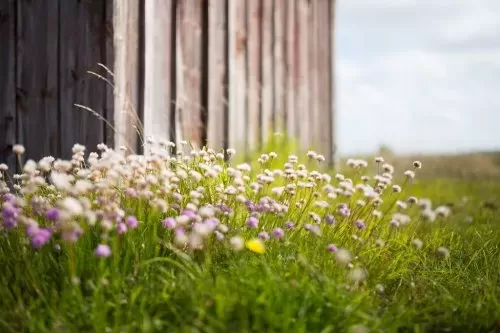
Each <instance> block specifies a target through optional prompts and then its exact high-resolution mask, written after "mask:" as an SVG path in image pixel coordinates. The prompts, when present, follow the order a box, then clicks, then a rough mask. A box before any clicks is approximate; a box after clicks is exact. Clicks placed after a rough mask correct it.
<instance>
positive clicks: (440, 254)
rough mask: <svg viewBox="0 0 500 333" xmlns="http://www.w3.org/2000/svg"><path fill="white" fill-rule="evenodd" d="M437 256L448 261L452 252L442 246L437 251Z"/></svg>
mask: <svg viewBox="0 0 500 333" xmlns="http://www.w3.org/2000/svg"><path fill="white" fill-rule="evenodd" d="M436 254H437V256H438V257H439V258H441V259H446V258H448V257H449V256H450V250H448V249H447V248H445V247H444V246H440V247H438V249H437V250H436Z"/></svg>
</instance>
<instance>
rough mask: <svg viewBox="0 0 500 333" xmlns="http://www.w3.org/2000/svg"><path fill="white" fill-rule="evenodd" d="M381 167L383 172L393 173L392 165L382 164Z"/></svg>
mask: <svg viewBox="0 0 500 333" xmlns="http://www.w3.org/2000/svg"><path fill="white" fill-rule="evenodd" d="M382 169H384V171H385V172H387V173H393V172H394V167H393V166H392V165H390V164H388V163H385V164H382Z"/></svg>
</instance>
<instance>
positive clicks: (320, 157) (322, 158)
mask: <svg viewBox="0 0 500 333" xmlns="http://www.w3.org/2000/svg"><path fill="white" fill-rule="evenodd" d="M316 161H318V162H324V161H326V158H325V156H323V155H321V154H318V155H316Z"/></svg>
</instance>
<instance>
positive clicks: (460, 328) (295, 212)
mask: <svg viewBox="0 0 500 333" xmlns="http://www.w3.org/2000/svg"><path fill="white" fill-rule="evenodd" d="M267 151H269V150H267ZM283 157H285V158H286V154H283V153H279V158H278V159H276V160H275V161H273V162H272V163H273V165H272V166H269V165H267V167H269V168H270V169H274V168H281V167H282V166H283V162H284V161H285V160H284V159H283ZM309 166H310V170H312V169H316V168H320V166H318V165H317V164H316V162H312V163H309ZM181 167H189V168H191V169H196V170H199V171H201V169H200V167H199V162H196V161H191V162H189V163H188V164H186V165H177V166H175V167H172V170H174V171H175V170H178V168H181ZM424 168H425V165H424ZM372 169H374V168H373V167H370V168H369V169H368V170H370V172H369V173H371V174H373V172H371V170H372ZM156 171H157V170H156ZM254 171H255V172H257V171H259V170H258V167H257V166H255V165H254ZM402 171H404V170H398V171H397V172H399V174H401V173H402ZM151 172H153V173H154V172H155V171H154V170H153V171H151ZM350 173H352V172H350V171H348V170H347V171H346V174H350ZM254 174H255V173H254ZM351 176H352V179H353V180H354V181H355V183H357V182H358V181H359V176H360V175H359V174H358V173H357V172H354V173H352V174H351ZM277 182H278V183H279V182H280V181H277ZM281 182H283V181H281ZM229 183H230V177H229V176H228V174H227V169H225V171H223V172H222V173H221V174H220V175H219V176H218V178H216V179H209V178H204V179H203V180H202V181H201V183H200V184H196V183H195V182H194V181H192V180H184V181H181V183H180V186H179V192H180V193H181V194H183V195H184V199H183V201H182V202H181V203H182V205H185V204H187V202H188V194H189V192H190V191H191V190H193V189H195V188H196V187H197V186H198V185H201V186H203V187H204V188H205V197H204V199H202V202H201V204H200V206H202V205H203V204H204V203H213V204H215V203H216V202H217V199H219V198H220V195H219V194H217V192H216V190H215V186H216V185H217V184H225V185H228V184H229ZM399 183H402V181H401V182H399ZM332 184H334V185H335V186H337V185H336V184H338V182H337V181H336V180H335V179H333V180H332ZM247 185H248V184H247ZM124 189H125V187H124V186H123V184H120V185H118V186H116V187H113V193H114V194H116V195H118V196H119V197H121V198H122V200H121V203H120V205H121V206H122V207H123V208H124V210H125V212H126V213H127V215H136V216H137V217H138V219H139V220H140V221H141V222H140V225H139V228H138V229H135V230H129V231H128V232H127V233H126V234H125V235H117V234H116V232H115V231H114V229H113V230H111V231H109V232H105V231H103V228H102V227H101V226H100V224H99V223H98V224H96V225H95V226H91V225H89V224H88V223H87V222H85V221H84V219H83V218H78V219H77V221H78V222H79V223H80V224H81V225H82V227H83V229H84V234H83V236H82V237H81V238H80V239H79V240H78V242H76V243H75V244H71V243H67V242H64V241H61V240H60V238H59V237H58V236H57V235H55V236H54V237H53V239H52V240H51V242H50V243H49V244H47V245H46V246H44V247H42V248H41V249H39V250H35V249H32V248H31V247H30V246H29V243H28V244H27V237H26V235H25V231H24V229H23V228H18V229H15V230H9V231H3V232H2V233H3V237H2V238H1V240H0V332H21V331H23V332H117V333H118V332H323V333H326V332H350V331H352V332H365V329H369V330H370V331H372V332H497V331H498V330H499V329H500V326H499V325H500V324H499V320H500V218H499V217H498V211H495V210H494V209H491V208H488V207H484V205H483V203H484V202H485V201H493V202H495V201H496V200H498V198H499V197H500V182H493V181H488V182H481V181H467V180H425V181H419V180H418V172H417V179H416V180H415V182H414V184H412V185H410V184H407V185H406V186H404V188H403V192H402V193H400V194H392V193H389V192H390V189H389V190H386V191H385V192H384V194H383V195H382V197H383V198H384V201H385V203H384V204H383V205H382V206H381V207H380V208H379V209H380V210H381V211H383V212H387V213H386V214H385V215H384V217H383V218H382V219H380V220H376V219H375V218H374V217H371V215H370V212H371V210H372V208H367V207H368V206H367V207H365V208H354V204H353V203H354V202H355V201H356V200H357V199H360V196H359V194H355V195H354V196H353V197H352V198H350V199H348V198H341V197H339V198H337V199H335V200H334V201H333V203H331V207H333V208H334V207H335V205H336V203H339V202H350V203H352V215H351V217H349V218H347V219H344V220H341V219H340V218H339V221H338V223H337V225H336V226H334V227H333V226H328V225H325V223H324V222H322V226H321V231H322V234H321V236H318V235H315V234H314V233H311V232H308V231H307V230H304V228H303V226H304V224H305V223H311V218H310V217H309V213H310V212H312V211H314V212H316V213H318V214H320V215H321V216H323V215H325V213H326V212H325V210H324V209H320V208H317V207H314V206H313V205H312V202H313V201H314V200H321V199H322V197H320V198H318V199H315V198H314V197H313V194H314V192H316V191H320V192H321V187H319V186H318V188H317V189H316V190H308V189H300V190H298V191H297V193H296V195H295V196H292V197H289V198H288V199H287V203H288V204H289V207H290V209H289V210H288V212H287V213H285V214H277V213H265V214H263V215H262V216H261V217H260V225H259V227H260V228H262V229H265V230H266V231H269V232H271V230H272V229H273V228H275V227H283V225H284V223H285V221H288V220H291V221H294V222H295V223H296V224H297V228H296V229H294V230H290V231H289V230H286V236H285V240H284V241H278V240H269V241H267V242H265V246H266V252H265V253H264V254H258V253H254V252H252V251H249V250H243V251H234V250H232V249H231V247H230V246H229V244H228V242H227V239H228V238H230V237H231V236H234V235H241V236H242V237H244V238H245V239H249V238H252V237H256V236H257V231H256V230H249V229H248V228H246V227H245V221H246V219H247V218H248V211H247V210H246V207H245V206H244V205H243V204H241V203H238V202H237V201H236V200H234V199H228V200H227V201H226V202H227V204H228V205H229V206H231V207H232V208H233V209H234V215H233V216H230V217H226V216H223V215H219V218H220V220H221V222H222V223H225V224H227V225H228V226H230V231H229V232H228V234H227V235H226V240H225V241H223V242H219V241H217V240H216V239H215V238H214V237H210V238H208V239H207V240H206V242H205V245H204V249H203V250H202V251H192V250H189V249H182V250H180V249H178V248H176V247H175V245H173V243H174V242H173V239H174V236H173V232H171V231H169V230H166V229H164V228H163V227H162V225H161V222H160V221H161V220H162V219H163V218H164V217H165V216H175V215H176V213H175V211H174V210H173V209H172V208H170V209H169V210H168V211H167V212H165V213H163V212H160V211H157V210H154V209H153V208H151V207H150V205H149V203H150V202H151V201H150V200H146V199H142V200H137V199H131V198H127V197H124V196H123V192H124ZM38 191H39V192H37V193H38V194H40V195H42V196H44V197H47V198H48V201H49V202H50V203H51V204H54V203H55V201H54V200H56V199H55V198H53V197H52V196H51V195H50V193H51V191H52V190H50V189H47V188H46V187H43V186H42V187H40V189H38ZM266 191H267V192H268V193H270V187H268V188H266ZM410 194H411V195H415V196H417V197H419V198H422V197H427V198H430V199H432V201H433V203H434V205H435V206H438V205H442V204H448V205H451V204H453V207H452V214H451V215H450V216H449V217H447V218H438V219H437V220H436V221H435V222H433V223H426V222H424V221H422V219H421V218H420V217H419V208H418V207H412V208H409V209H408V211H407V214H408V215H410V216H412V222H410V223H409V224H408V225H406V226H404V227H401V228H399V229H391V228H390V226H389V220H390V215H391V214H390V212H393V211H394V210H395V208H394V205H393V203H394V201H395V200H396V198H398V197H400V198H402V199H405V198H407V197H408V196H409V195H410ZM259 195H262V194H259ZM322 195H323V194H322ZM31 196H32V194H31V195H28V196H27V198H26V199H29V198H31ZM87 196H89V197H91V198H92V199H95V198H96V197H97V195H96V194H95V193H94V192H89V193H88V194H87ZM246 196H247V197H249V198H255V195H254V194H252V193H251V191H249V190H247V192H246ZM464 196H467V197H468V198H469V200H468V201H467V202H465V201H464V200H463V197H464ZM164 198H165V199H166V201H167V202H168V203H169V205H170V207H172V204H173V202H174V200H173V199H172V197H171V195H170V194H165V196H164ZM302 199H303V200H304V201H305V204H304V205H303V206H302V207H301V208H298V207H296V205H295V204H296V203H297V202H299V201H300V200H302ZM115 200H116V199H115ZM282 201H283V200H282ZM333 208H332V209H333ZM93 209H97V208H93ZM332 209H328V210H329V211H332ZM23 214H24V215H26V216H30V217H34V218H35V219H37V221H39V223H40V224H41V225H46V224H47V223H48V222H47V221H46V220H45V219H43V218H41V217H35V215H34V212H33V211H32V209H31V208H30V207H29V205H27V206H25V207H24V208H23ZM471 217H472V222H470V218H471ZM357 218H361V219H363V220H364V221H365V222H366V223H367V228H366V229H365V230H362V231H357V230H356V229H355V227H354V226H353V225H352V222H353V221H354V220H355V219H357ZM301 226H302V227H301ZM103 234H107V235H108V236H107V240H104V241H103V240H102V239H101V237H102V235H103ZM353 235H357V237H361V238H362V239H363V241H360V240H359V239H355V238H354V237H353ZM415 238H418V239H421V240H422V241H423V247H422V248H420V249H417V248H415V247H414V246H412V245H411V241H412V240H413V239H415ZM380 239H381V240H383V241H384V244H385V245H384V246H383V247H381V246H379V245H378V244H377V240H380ZM102 242H107V243H108V244H110V246H111V249H112V255H111V256H110V257H109V258H98V257H96V256H94V254H93V252H94V249H95V247H96V246H97V244H99V243H102ZM330 243H334V244H336V245H337V246H338V247H339V248H346V249H348V250H349V251H350V252H351V253H352V255H353V257H354V259H353V260H352V265H353V267H359V268H362V269H363V270H365V271H366V272H367V276H366V279H364V280H362V281H354V280H353V279H351V278H350V277H349V273H350V272H352V270H353V268H348V267H346V266H345V265H342V264H339V263H337V262H336V260H335V257H334V254H332V253H331V252H329V251H327V245H328V244H330ZM55 244H59V245H60V246H61V248H60V249H59V250H58V249H55V248H54V245H55ZM441 246H443V247H446V248H447V249H448V250H449V252H450V256H449V257H448V258H444V259H443V258H440V257H439V256H438V255H437V254H436V250H437V249H438V248H439V247H441ZM382 287H383V290H382Z"/></svg>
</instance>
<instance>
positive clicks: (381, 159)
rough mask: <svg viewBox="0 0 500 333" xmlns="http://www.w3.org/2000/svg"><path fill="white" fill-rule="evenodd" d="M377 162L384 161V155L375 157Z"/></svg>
mask: <svg viewBox="0 0 500 333" xmlns="http://www.w3.org/2000/svg"><path fill="white" fill-rule="evenodd" d="M375 163H377V164H379V163H384V158H383V157H382V156H378V157H375Z"/></svg>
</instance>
